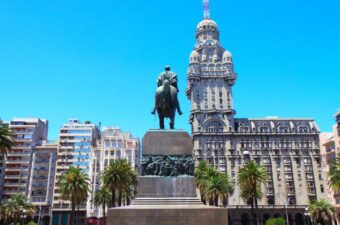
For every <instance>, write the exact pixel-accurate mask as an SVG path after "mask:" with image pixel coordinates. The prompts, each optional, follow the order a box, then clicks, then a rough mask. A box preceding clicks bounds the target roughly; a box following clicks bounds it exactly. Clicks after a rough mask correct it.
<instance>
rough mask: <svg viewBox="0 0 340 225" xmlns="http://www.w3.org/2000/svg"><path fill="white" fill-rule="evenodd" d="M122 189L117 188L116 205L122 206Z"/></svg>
mask: <svg viewBox="0 0 340 225" xmlns="http://www.w3.org/2000/svg"><path fill="white" fill-rule="evenodd" d="M122 194H123V193H122V190H119V192H118V207H121V206H122Z"/></svg>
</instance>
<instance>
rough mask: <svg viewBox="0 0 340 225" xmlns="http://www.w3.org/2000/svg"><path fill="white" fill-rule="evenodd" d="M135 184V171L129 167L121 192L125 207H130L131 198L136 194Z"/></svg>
mask: <svg viewBox="0 0 340 225" xmlns="http://www.w3.org/2000/svg"><path fill="white" fill-rule="evenodd" d="M137 184H138V180H137V174H136V173H135V171H133V170H132V168H130V167H129V169H128V171H127V179H126V183H125V185H124V186H123V190H122V192H123V199H124V204H125V202H126V205H130V200H131V198H133V197H134V195H135V194H136V186H137Z"/></svg>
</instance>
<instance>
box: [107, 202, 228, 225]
mask: <svg viewBox="0 0 340 225" xmlns="http://www.w3.org/2000/svg"><path fill="white" fill-rule="evenodd" d="M107 224H108V225H228V210H227V209H225V208H218V207H208V206H151V207H150V206H148V207H143V206H132V207H122V208H114V209H109V210H108V218H107Z"/></svg>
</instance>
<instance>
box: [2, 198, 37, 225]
mask: <svg viewBox="0 0 340 225" xmlns="http://www.w3.org/2000/svg"><path fill="white" fill-rule="evenodd" d="M35 210H36V208H35V206H34V205H33V204H32V203H30V202H29V201H28V200H27V198H26V197H25V196H23V195H22V194H15V195H12V196H11V197H10V198H9V199H8V200H7V201H5V202H4V203H3V204H2V205H1V206H0V216H1V219H2V220H3V221H4V224H10V223H13V224H17V223H20V215H23V214H24V215H32V214H33V213H34V212H35Z"/></svg>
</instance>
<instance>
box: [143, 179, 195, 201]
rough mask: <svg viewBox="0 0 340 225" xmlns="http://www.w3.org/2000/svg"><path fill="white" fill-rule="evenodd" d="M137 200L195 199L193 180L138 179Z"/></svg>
mask: <svg viewBox="0 0 340 225" xmlns="http://www.w3.org/2000/svg"><path fill="white" fill-rule="evenodd" d="M137 197H138V198H144V197H148V198H159V197H196V184H195V178H194V177H191V176H184V177H158V176H157V177H156V176H150V177H149V176H143V177H139V179H138V186H137Z"/></svg>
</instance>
